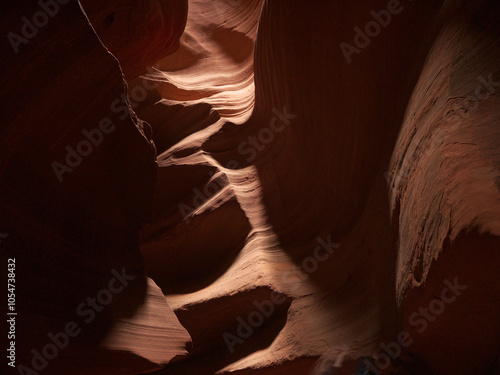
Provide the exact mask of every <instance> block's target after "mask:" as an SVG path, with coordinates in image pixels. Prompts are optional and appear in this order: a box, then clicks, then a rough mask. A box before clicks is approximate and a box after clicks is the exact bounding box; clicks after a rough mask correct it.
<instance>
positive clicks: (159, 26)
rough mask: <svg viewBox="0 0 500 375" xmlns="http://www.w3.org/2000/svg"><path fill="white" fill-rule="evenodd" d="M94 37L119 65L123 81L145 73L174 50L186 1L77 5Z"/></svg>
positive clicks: (89, 0)
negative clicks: (94, 34)
mask: <svg viewBox="0 0 500 375" xmlns="http://www.w3.org/2000/svg"><path fill="white" fill-rule="evenodd" d="M80 3H81V4H82V6H83V7H84V8H85V12H86V14H87V16H88V18H89V20H90V22H91V23H92V26H93V27H94V29H95V31H96V33H97V35H98V36H99V38H100V39H101V41H102V42H103V44H104V45H105V46H106V47H107V48H108V49H109V51H110V52H111V53H112V54H113V55H114V56H116V58H117V59H118V60H119V61H120V65H121V67H122V69H123V73H124V75H125V77H127V78H128V79H132V78H134V77H136V76H138V75H140V74H143V73H145V72H146V69H147V68H148V67H151V66H152V65H153V64H154V63H155V62H156V61H158V60H159V59H160V58H162V57H164V56H166V55H168V54H170V53H172V52H173V51H175V50H176V49H177V47H178V41H179V38H180V36H181V34H182V32H183V30H184V25H185V23H186V13H187V5H188V2H187V0H140V1H137V0H127V1H106V2H102V1H96V0H82V1H81V2H80Z"/></svg>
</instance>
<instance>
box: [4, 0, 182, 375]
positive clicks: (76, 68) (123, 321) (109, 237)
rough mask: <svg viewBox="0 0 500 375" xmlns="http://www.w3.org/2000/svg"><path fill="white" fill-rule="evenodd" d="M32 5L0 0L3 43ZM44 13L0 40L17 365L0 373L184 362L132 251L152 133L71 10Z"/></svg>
mask: <svg viewBox="0 0 500 375" xmlns="http://www.w3.org/2000/svg"><path fill="white" fill-rule="evenodd" d="M40 9H41V8H40V6H39V5H37V4H36V3H35V2H28V1H8V2H2V4H1V5H0V13H1V29H2V31H1V33H2V35H3V36H6V35H8V33H10V32H12V33H15V34H17V35H20V36H21V37H23V35H24V34H23V31H22V30H23V29H22V28H23V21H22V20H23V18H22V17H29V19H30V20H32V19H33V18H32V16H33V15H35V14H37V12H41V11H40ZM56 10H57V12H56ZM52 11H53V14H54V15H53V16H50V17H48V16H47V15H46V18H47V20H48V22H47V23H46V25H45V26H44V27H41V26H40V27H39V30H38V31H37V33H36V35H33V36H32V37H30V38H29V39H27V37H26V38H24V41H23V42H22V43H20V44H11V43H10V42H9V40H8V39H7V38H4V37H2V42H1V43H2V62H1V63H0V64H1V67H0V71H1V76H2V88H1V90H0V91H1V93H0V98H1V103H2V104H1V112H2V121H1V125H0V131H1V134H2V136H1V139H0V160H1V161H0V176H1V177H0V197H1V198H0V199H1V200H0V205H1V221H0V223H1V226H2V233H7V234H8V237H7V239H6V240H3V241H2V243H1V246H2V267H3V265H5V267H7V266H6V265H7V258H15V266H16V268H15V269H16V281H17V282H16V284H15V286H16V293H15V294H16V312H17V313H18V315H17V316H16V319H17V331H16V343H17V346H16V349H17V350H16V365H18V366H25V367H18V371H15V369H13V368H11V367H7V369H4V368H2V371H1V372H2V374H7V373H8V374H10V373H16V374H17V373H20V374H21V373H33V371H37V372H36V373H38V371H40V373H50V374H69V373H71V374H90V373H92V374H123V373H130V372H142V371H147V370H154V369H158V368H160V367H161V365H163V364H166V363H168V362H170V361H172V359H174V358H176V357H180V356H183V355H185V354H186V346H187V345H188V344H189V343H190V337H189V334H188V332H187V331H186V330H185V329H184V328H183V327H182V326H181V325H180V323H179V321H178V319H177V317H176V316H175V315H174V313H173V312H172V310H171V309H170V308H169V306H168V304H167V301H166V300H165V298H164V296H163V294H162V293H161V290H160V289H159V287H158V286H157V285H156V284H155V283H154V282H153V281H152V280H151V279H149V278H148V277H147V276H146V275H145V267H144V263H143V261H142V259H141V255H140V252H139V246H138V231H139V229H140V228H141V227H142V226H143V224H144V222H145V221H146V220H149V219H150V218H151V203H152V194H153V191H154V186H155V183H156V180H157V163H156V152H155V146H154V144H153V142H152V139H151V128H150V126H149V124H147V123H146V122H144V121H142V120H139V119H138V118H137V116H136V115H135V113H134V112H133V111H132V110H130V108H129V106H128V105H127V104H126V103H124V102H123V100H122V99H121V96H122V95H125V94H126V85H125V82H124V80H123V76H122V74H121V71H120V66H119V64H118V61H117V60H116V59H115V58H114V57H113V56H112V55H111V54H109V53H108V51H107V50H106V48H104V46H103V45H102V44H101V42H100V41H99V39H98V37H97V36H96V34H95V33H94V31H93V29H92V27H91V25H90V24H89V23H88V20H87V18H86V17H85V14H84V13H83V12H82V10H81V8H80V6H79V4H78V2H76V1H71V2H69V3H68V4H64V5H61V4H59V5H58V7H57V8H52ZM39 14H42V13H39ZM43 14H45V13H43ZM38 17H39V18H40V17H41V18H40V20H41V21H43V17H42V16H38ZM26 19H28V18H26ZM41 21H40V22H38V23H39V24H43V23H42V22H41ZM28 22H29V21H28ZM33 22H35V21H33ZM12 35H13V34H11V36H12ZM16 41H17V39H16ZM16 50H17V53H16ZM117 106H119V107H120V108H121V109H120V111H119V112H117V111H116V107H117ZM68 324H69V328H68ZM68 332H69V333H71V335H70V336H68V335H69V333H68ZM50 335H54V336H50ZM73 336H74V337H73ZM51 337H57V338H56V339H55V340H57V342H58V346H59V349H58V348H57V347H55V346H53V343H52V341H54V340H53V339H51ZM33 350H34V351H33ZM54 352H55V354H54ZM37 353H38V354H37ZM4 364H5V362H3V363H2V366H4ZM29 369H31V370H29ZM12 371H14V372H12ZM29 371H31V372H29Z"/></svg>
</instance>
